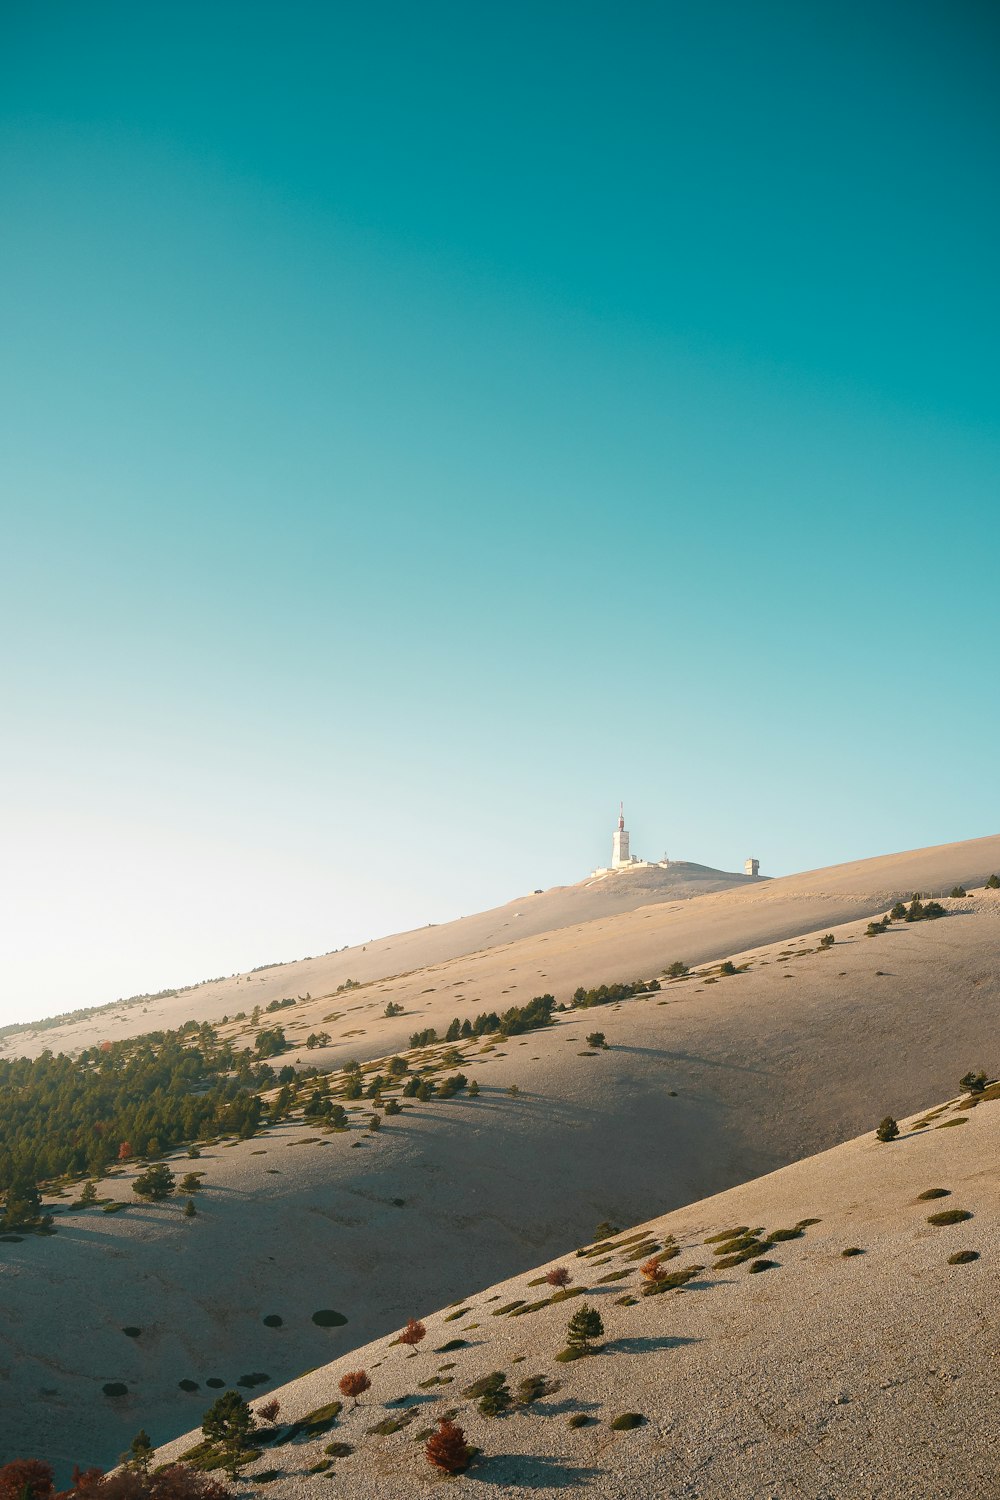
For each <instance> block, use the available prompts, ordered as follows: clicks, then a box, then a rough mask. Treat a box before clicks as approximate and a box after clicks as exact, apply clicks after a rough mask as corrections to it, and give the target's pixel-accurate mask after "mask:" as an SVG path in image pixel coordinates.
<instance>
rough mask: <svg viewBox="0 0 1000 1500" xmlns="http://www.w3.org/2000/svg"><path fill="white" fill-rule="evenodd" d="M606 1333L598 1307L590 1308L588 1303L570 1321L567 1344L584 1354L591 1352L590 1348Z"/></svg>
mask: <svg viewBox="0 0 1000 1500" xmlns="http://www.w3.org/2000/svg"><path fill="white" fill-rule="evenodd" d="M603 1332H604V1324H603V1322H602V1321H601V1315H600V1313H599V1312H598V1311H597V1309H596V1307H588V1306H587V1304H586V1302H585V1303H584V1304H583V1306H582V1307H579V1308H577V1310H576V1312H575V1313H574V1314H573V1316H572V1317H571V1318H570V1320H569V1325H568V1327H567V1329H566V1342H567V1344H568V1345H569V1347H570V1348H571V1349H582V1350H583V1351H584V1353H589V1352H590V1346H591V1344H592V1343H593V1341H594V1340H595V1339H599V1338H600V1337H601V1335H602V1334H603Z"/></svg>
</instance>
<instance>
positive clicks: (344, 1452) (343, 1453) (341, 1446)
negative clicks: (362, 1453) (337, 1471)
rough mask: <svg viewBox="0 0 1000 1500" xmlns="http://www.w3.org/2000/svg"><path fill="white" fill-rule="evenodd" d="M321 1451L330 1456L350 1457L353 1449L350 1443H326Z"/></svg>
mask: <svg viewBox="0 0 1000 1500" xmlns="http://www.w3.org/2000/svg"><path fill="white" fill-rule="evenodd" d="M323 1452H324V1453H329V1455H330V1457H331V1458H350V1456H351V1454H352V1453H353V1452H354V1449H353V1448H352V1447H351V1445H350V1443H327V1445H326V1447H325V1448H324V1449H323Z"/></svg>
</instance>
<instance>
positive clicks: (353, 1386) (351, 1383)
mask: <svg viewBox="0 0 1000 1500" xmlns="http://www.w3.org/2000/svg"><path fill="white" fill-rule="evenodd" d="M371 1388H372V1383H371V1381H370V1380H369V1379H368V1376H367V1375H366V1374H365V1372H364V1370H349V1371H348V1372H347V1374H346V1375H342V1376H341V1377H340V1394H341V1395H342V1396H350V1398H351V1400H352V1401H353V1402H354V1405H355V1406H357V1404H358V1397H359V1396H363V1395H364V1393H365V1391H370V1390H371ZM0 1500H2V1497H0Z"/></svg>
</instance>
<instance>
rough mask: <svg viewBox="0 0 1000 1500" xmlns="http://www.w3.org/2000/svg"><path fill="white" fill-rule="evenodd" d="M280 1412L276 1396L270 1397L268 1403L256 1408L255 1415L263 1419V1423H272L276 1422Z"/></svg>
mask: <svg viewBox="0 0 1000 1500" xmlns="http://www.w3.org/2000/svg"><path fill="white" fill-rule="evenodd" d="M280 1410H281V1402H280V1401H279V1400H278V1398H277V1396H272V1397H271V1399H270V1401H265V1402H264V1405H263V1406H258V1408H257V1412H256V1415H257V1416H258V1417H263V1418H264V1421H265V1422H274V1421H277V1417H278V1413H279V1411H280Z"/></svg>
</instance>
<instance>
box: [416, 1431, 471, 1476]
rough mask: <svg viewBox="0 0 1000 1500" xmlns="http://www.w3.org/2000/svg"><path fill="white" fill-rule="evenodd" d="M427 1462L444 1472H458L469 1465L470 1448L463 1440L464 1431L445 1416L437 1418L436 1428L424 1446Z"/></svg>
mask: <svg viewBox="0 0 1000 1500" xmlns="http://www.w3.org/2000/svg"><path fill="white" fill-rule="evenodd" d="M424 1452H425V1453H426V1455H427V1462H428V1463H431V1464H433V1465H434V1467H435V1468H436V1469H443V1470H444V1472H445V1473H446V1474H460V1473H461V1472H462V1470H463V1469H467V1468H468V1467H469V1463H470V1461H471V1459H472V1449H471V1448H470V1447H469V1446H468V1444H467V1443H466V1441H465V1433H464V1432H463V1431H462V1429H461V1427H459V1426H457V1424H456V1423H454V1422H450V1421H449V1420H448V1418H447V1417H439V1418H438V1430H437V1432H432V1433H431V1435H430V1437H429V1438H428V1439H427V1443H426V1445H425V1447H424Z"/></svg>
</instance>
